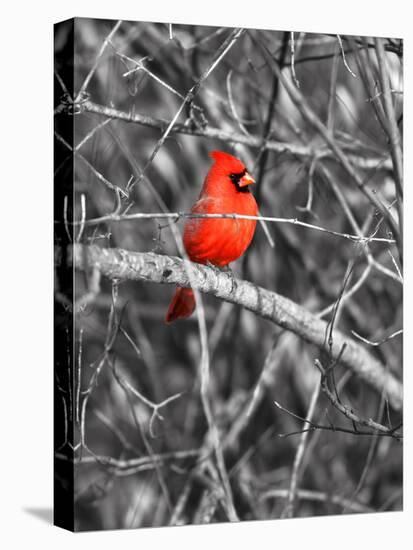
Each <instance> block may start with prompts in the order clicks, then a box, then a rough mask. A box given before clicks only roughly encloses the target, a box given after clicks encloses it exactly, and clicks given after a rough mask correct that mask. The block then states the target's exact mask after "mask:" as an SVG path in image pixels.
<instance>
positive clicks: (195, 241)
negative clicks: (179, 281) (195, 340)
mask: <svg viewBox="0 0 413 550" xmlns="http://www.w3.org/2000/svg"><path fill="white" fill-rule="evenodd" d="M210 156H211V157H212V158H213V159H214V161H215V162H214V164H213V165H212V166H211V168H210V170H209V172H208V174H207V177H206V178H205V181H204V185H203V187H202V190H201V194H200V195H199V199H198V201H197V202H196V203H195V204H194V206H193V207H192V209H191V212H193V213H194V214H244V215H247V216H257V214H258V206H257V203H256V202H255V199H254V197H253V195H252V194H251V193H250V190H249V185H250V184H251V183H254V179H253V178H252V176H250V174H248V172H247V169H246V168H245V166H244V164H243V163H242V162H241V161H240V160H239V159H237V158H236V157H233V156H232V155H229V154H228V153H224V152H223V151H212V152H211V153H210ZM255 226H256V220H248V219H247V220H246V219H229V218H188V219H187V221H186V223H185V227H184V238H183V242H184V247H185V250H186V252H187V254H188V257H189V259H190V260H191V261H193V262H197V263H200V264H206V263H211V264H213V265H215V266H217V267H224V266H226V265H228V264H229V263H231V262H234V261H235V260H237V259H238V258H239V257H240V256H242V254H244V252H245V251H246V249H247V248H248V246H249V244H250V242H251V240H252V237H253V236H254V231H255ZM194 309H195V297H194V292H193V290H192V289H191V288H178V289H177V290H176V292H175V295H174V297H173V298H172V301H171V303H170V305H169V309H168V313H167V314H166V318H165V322H166V323H171V322H172V321H175V320H176V319H181V318H185V317H189V316H190V315H191V313H192V312H193V311H194Z"/></svg>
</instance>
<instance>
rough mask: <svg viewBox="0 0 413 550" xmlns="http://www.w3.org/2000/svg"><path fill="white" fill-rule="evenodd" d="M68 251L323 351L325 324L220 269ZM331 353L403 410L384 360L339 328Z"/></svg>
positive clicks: (79, 264) (119, 253) (81, 262)
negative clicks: (251, 317)
mask: <svg viewBox="0 0 413 550" xmlns="http://www.w3.org/2000/svg"><path fill="white" fill-rule="evenodd" d="M69 253H71V254H72V260H73V264H74V266H75V267H76V268H77V269H88V268H89V266H93V265H96V266H97V267H98V268H99V269H100V271H101V272H102V274H103V275H104V276H106V277H108V278H110V279H114V280H117V281H126V280H144V281H151V282H153V283H167V284H175V285H178V286H183V287H185V286H186V287H188V286H192V287H193V288H194V289H198V290H200V291H201V292H204V293H208V294H213V295H214V296H216V297H217V298H220V299H223V300H226V301H228V302H232V303H234V304H238V305H240V306H242V307H245V308H246V309H249V310H250V311H252V312H254V313H256V314H258V315H260V316H261V317H263V318H265V319H269V320H270V321H272V322H274V323H276V324H277V325H279V326H281V327H283V328H285V329H287V330H290V331H292V332H294V333H295V334H297V335H298V336H300V337H301V338H303V339H304V340H306V341H307V342H310V343H312V344H315V345H316V346H318V347H320V348H323V347H324V345H325V334H326V329H327V323H326V322H325V321H323V320H322V319H319V318H317V317H316V316H315V315H313V314H312V313H310V312H309V311H307V310H306V309H304V308H303V307H301V306H299V305H298V304H296V303H294V302H292V301H291V300H288V299H287V298H285V297H283V296H280V295H279V294H276V293H274V292H270V291H268V290H265V289H263V288H261V287H258V286H255V285H254V284H252V283H250V282H248V281H241V280H238V279H235V280H234V279H233V277H232V276H229V275H228V274H227V273H217V270H214V269H211V268H209V267H206V266H203V265H200V264H193V263H191V262H187V261H183V260H181V259H179V258H175V257H170V256H160V255H158V254H153V253H149V252H148V253H141V252H129V251H126V250H122V249H115V248H112V249H102V248H100V247H98V246H96V245H94V246H84V245H80V244H76V245H74V246H73V247H72V249H69ZM69 260H70V258H69ZM188 272H190V276H189V275H188ZM343 346H345V349H344V351H342V348H343ZM331 353H332V359H336V358H338V357H340V360H341V362H342V363H343V364H344V365H345V366H346V367H348V368H349V369H351V370H353V371H354V372H355V373H356V374H358V375H359V376H360V377H361V378H362V379H363V380H365V381H366V382H367V383H368V384H370V385H371V386H372V387H374V388H375V389H376V390H377V391H378V392H380V393H381V392H382V391H383V390H384V391H385V392H386V395H387V397H388V399H389V402H390V404H391V406H392V407H393V408H394V409H396V410H399V409H400V408H401V407H402V400H403V399H402V394H403V391H402V385H401V382H400V381H399V380H397V379H396V378H395V377H394V376H393V375H392V374H391V373H389V372H387V370H386V369H385V368H384V367H383V365H382V364H381V363H380V361H378V360H377V359H376V358H375V357H373V356H372V355H371V354H370V353H369V352H368V351H367V350H366V349H365V348H364V347H362V346H360V344H358V343H356V342H355V341H354V340H353V339H352V338H350V337H349V336H348V335H345V334H343V333H342V332H340V331H339V330H337V329H335V330H334V331H333V342H332V345H331Z"/></svg>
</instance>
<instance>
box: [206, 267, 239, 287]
mask: <svg viewBox="0 0 413 550" xmlns="http://www.w3.org/2000/svg"><path fill="white" fill-rule="evenodd" d="M206 265H207V266H208V267H210V268H211V269H213V270H214V271H215V273H217V274H220V273H225V274H226V275H227V277H228V278H229V280H230V281H231V292H233V291H234V289H235V275H234V272H233V271H232V269H231V268H230V267H229V265H223V266H218V265H214V264H212V263H211V262H210V261H209V260H207V262H206Z"/></svg>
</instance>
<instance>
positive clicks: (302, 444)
mask: <svg viewBox="0 0 413 550" xmlns="http://www.w3.org/2000/svg"><path fill="white" fill-rule="evenodd" d="M319 394H320V383H317V384H316V385H315V388H314V390H313V393H312V396H311V400H310V405H309V407H308V411H307V415H306V417H305V421H304V425H303V426H306V425H308V424H310V423H311V421H312V418H313V416H314V410H315V406H316V403H317V399H318V396H319ZM308 434H309V432H308V431H307V432H303V433H302V434H301V437H300V441H299V444H298V447H297V451H296V453H295V458H294V464H293V469H292V473H291V481H290V488H289V490H288V496H287V503H286V506H285V508H284V511H283V513H282V515H281V517H287V518H291V517H293V514H294V501H295V498H296V495H297V487H298V478H299V473H300V468H301V464H302V461H303V458H304V452H305V449H306V443H307V439H308Z"/></svg>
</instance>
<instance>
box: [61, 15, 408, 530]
mask: <svg viewBox="0 0 413 550" xmlns="http://www.w3.org/2000/svg"><path fill="white" fill-rule="evenodd" d="M65 38H66V37H65V36H64V33H62V35H61V36H60V37H58V39H57V41H56V48H59V40H60V43H61V44H63V43H64V41H65ZM402 54H403V48H402V41H401V40H398V39H381V38H380V39H374V38H366V37H356V36H351V37H348V36H337V35H315V34H308V33H304V32H301V33H298V32H295V33H291V32H281V31H280V32H279V31H267V30H254V29H248V30H247V29H243V30H241V29H239V30H238V31H237V30H234V29H228V28H218V27H217V28H209V27H202V26H184V25H173V24H172V25H168V24H161V23H147V22H145V23H144V22H128V21H123V22H116V21H104V20H101V21H100V20H92V19H76V21H75V59H74V64H75V83H74V90H75V94H70V93H69V92H68V90H67V89H65V83H64V82H63V81H62V79H61V78H60V77H59V71H57V73H56V80H57V87H58V88H59V90H60V93H61V94H62V100H61V101H60V102H59V104H58V106H57V108H56V116H58V117H68V116H73V121H74V131H75V141H74V143H75V147H74V150H73V151H72V150H70V147H67V142H66V141H65V136H62V135H56V147H59V148H61V149H62V151H64V152H65V154H67V159H68V160H67V162H70V159H71V158H74V163H75V195H74V216H75V219H76V220H77V221H78V224H77V225H76V227H75V231H74V234H75V236H76V240H77V241H78V242H81V243H83V244H98V245H100V246H102V247H118V248H124V249H127V250H131V251H139V252H157V253H162V254H168V255H177V254H178V249H177V244H176V241H175V238H174V236H173V232H172V231H171V226H170V225H169V223H168V222H167V221H165V220H162V219H156V218H152V219H148V220H145V219H123V220H121V221H112V220H110V219H109V220H106V221H103V222H101V223H97V224H88V223H87V221H88V220H91V219H96V218H99V217H102V216H106V217H107V216H110V215H111V214H112V213H116V214H117V215H120V216H121V217H122V215H126V214H127V215H129V214H134V213H145V212H161V211H165V210H167V211H170V212H187V211H188V210H189V208H190V206H191V205H192V203H193V202H194V201H195V200H196V198H197V195H198V193H199V190H200V187H201V185H202V181H203V178H204V176H205V174H206V172H207V170H208V167H209V165H210V159H209V157H208V152H209V151H211V150H213V149H223V150H226V151H228V152H231V153H233V154H236V155H237V156H239V157H240V158H242V159H243V160H244V161H245V163H246V164H247V166H248V169H249V171H250V172H251V173H253V174H254V176H255V178H256V180H257V185H256V186H255V190H254V194H255V196H256V198H257V201H258V202H259V207H260V212H261V214H262V215H263V216H270V217H277V218H291V219H295V218H298V219H299V220H301V221H302V222H306V223H309V224H313V225H317V226H319V227H322V228H326V229H328V230H331V231H334V232H337V233H346V234H352V235H357V236H358V237H359V238H360V239H359V240H358V241H352V240H349V239H345V238H340V237H339V236H335V235H333V234H329V233H323V232H318V231H312V230H310V229H308V228H306V227H303V226H299V225H294V224H286V223H284V224H283V223H268V224H267V228H268V230H269V232H270V235H271V238H272V239H273V241H274V243H275V246H274V247H271V246H270V244H269V240H268V238H267V236H266V235H265V233H264V231H263V230H262V228H261V226H260V225H257V231H256V235H255V237H254V241H253V244H252V246H251V247H250V249H249V250H248V252H247V253H246V254H245V256H244V257H243V258H242V259H240V260H239V261H238V262H237V263H236V264H235V265H234V266H232V268H233V271H234V273H235V274H236V276H237V277H239V278H242V279H247V280H249V281H251V282H253V283H254V284H256V285H259V286H262V287H264V288H265V289H268V290H272V291H275V292H277V293H279V294H282V295H284V296H286V297H288V298H290V299H291V300H293V301H295V302H297V303H299V304H301V305H302V306H303V307H305V308H306V309H308V310H309V311H311V312H312V313H314V314H316V315H318V316H319V317H321V318H322V319H325V320H326V321H328V322H329V324H330V325H331V326H332V327H334V328H339V329H340V330H341V331H343V332H344V333H346V334H349V335H351V334H352V337H353V338H355V339H358V341H359V343H360V344H361V345H363V346H365V347H366V348H367V349H368V351H369V352H370V353H371V354H373V355H374V356H375V357H376V358H377V359H378V360H379V361H380V362H381V363H382V364H383V365H385V368H386V369H388V372H389V373H391V374H392V376H394V377H395V378H397V379H401V378H402V338H401V329H402V319H403V311H402V257H403V255H402V250H403V249H402V246H403V245H402V242H403V241H402V198H403V181H402V178H403V174H402V126H403V81H402V79H403V71H402V69H403V67H402ZM189 92H191V93H189ZM63 94H65V95H63ZM171 122H173V124H171ZM64 169H65V167H64V163H62V165H59V166H57V167H56V174H57V176H58V175H59V171H63V170H64ZM68 200H69V199H68ZM70 200H71V198H70ZM62 208H64V205H62ZM82 220H83V222H85V223H82ZM180 224H181V222H180V221H179V222H177V225H174V227H178V228H179V229H180V228H181V225H180ZM372 236H374V237H377V238H382V239H383V241H373V240H368V238H369V237H372ZM366 239H367V240H366ZM57 244H59V243H57ZM75 287H76V296H77V301H76V305H75V310H76V331H75V335H76V353H75V356H74V365H72V368H73V370H74V373H75V375H76V376H75V387H74V388H73V391H69V388H67V387H65V384H63V382H62V385H61V392H62V401H63V403H64V407H63V408H62V414H64V415H70V414H73V416H74V418H75V425H76V430H75V434H74V435H73V440H72V434H68V433H66V434H62V441H61V442H60V445H58V447H59V449H58V455H59V457H60V459H61V460H66V459H67V456H66V454H65V449H66V448H67V446H68V445H73V446H74V447H75V451H76V461H75V462H76V476H75V490H76V497H75V498H76V527H77V529H79V530H86V529H102V528H106V529H109V528H131V527H139V526H158V525H169V524H186V523H206V522H211V521H228V520H229V519H232V520H234V519H240V520H244V519H267V518H278V517H301V516H312V515H325V514H337V513H349V512H367V511H378V510H398V509H401V507H402V446H401V443H400V439H399V438H395V437H384V436H383V433H380V431H379V430H377V429H374V428H373V429H369V430H367V429H366V427H365V426H364V425H363V421H368V420H369V419H373V420H374V421H375V422H377V423H378V424H380V425H385V426H386V427H388V428H389V429H395V430H396V429H400V427H401V417H400V412H399V411H394V410H392V409H391V408H390V407H389V404H388V402H387V399H386V395H385V394H384V393H383V392H382V393H380V392H376V391H374V390H372V389H371V388H370V387H369V386H367V385H366V384H365V383H364V382H363V381H362V380H360V378H358V377H356V376H355V375H354V374H352V373H351V372H350V371H347V370H345V369H344V368H343V367H342V366H341V365H340V362H339V361H336V362H331V361H330V358H329V357H328V353H327V354H326V353H322V352H321V351H320V350H319V349H318V348H317V347H315V346H312V345H309V344H307V343H306V342H304V341H302V340H300V339H299V338H298V337H297V336H296V335H293V334H292V333H289V332H286V331H285V330H283V329H281V328H279V327H276V326H274V325H273V324H271V323H269V322H268V321H266V320H265V319H262V318H260V317H258V316H255V315H254V314H253V313H251V312H250V311H247V310H245V309H241V308H239V307H237V306H235V305H233V304H230V303H227V302H223V301H219V300H217V299H216V298H214V297H212V296H207V295H204V297H203V303H204V306H205V317H206V323H207V331H208V332H207V338H208V351H209V369H210V378H209V392H208V395H209V400H210V404H211V408H212V414H213V418H214V424H215V425H216V428H217V432H218V433H217V435H218V440H219V442H220V450H221V451H222V453H221V455H220V454H219V453H218V454H217V453H215V454H214V453H213V452H212V449H213V448H214V444H213V442H212V441H211V438H212V436H213V434H212V433H211V426H210V425H208V424H207V419H206V418H205V415H204V408H203V403H202V399H201V396H200V383H201V380H200V376H199V368H198V366H199V358H200V355H201V344H200V337H199V329H198V324H197V319H196V315H194V316H193V318H191V319H189V320H187V321H185V322H178V323H176V324H174V325H172V326H166V325H165V324H164V323H163V318H164V315H165V312H166V309H167V306H168V303H169V300H170V297H171V288H170V287H169V286H168V285H159V284H151V283H136V282H132V281H129V282H123V283H122V284H119V283H118V282H116V281H109V280H107V279H105V278H103V277H101V276H100V274H99V271H98V270H97V269H93V266H91V269H90V270H88V271H86V272H76V279H75ZM60 299H62V300H63V299H64V297H60ZM316 359H318V360H319V361H320V365H321V368H322V369H325V371H324V372H325V376H326V379H325V380H324V382H327V381H328V387H329V388H330V389H331V392H332V395H333V397H334V396H336V398H337V400H338V405H337V403H334V400H333V399H330V398H329V395H328V393H327V392H326V391H324V390H325V387H323V384H321V386H320V372H319V370H318V369H317V368H316V366H315V364H314V361H315V360H316ZM61 378H62V381H63V380H64V375H62V377H61ZM321 381H323V376H321ZM323 388H324V389H323ZM275 402H276V403H275ZM343 409H344V410H343ZM352 414H354V415H355V417H356V418H355V419H354V418H353V417H352V416H351V415H352ZM303 430H305V431H303ZM366 431H368V432H369V433H368V435H366V434H365V433H363V432H366ZM220 456H221V458H222V463H220V458H219V457H220Z"/></svg>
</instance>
